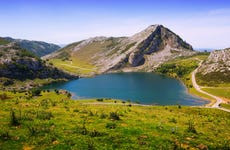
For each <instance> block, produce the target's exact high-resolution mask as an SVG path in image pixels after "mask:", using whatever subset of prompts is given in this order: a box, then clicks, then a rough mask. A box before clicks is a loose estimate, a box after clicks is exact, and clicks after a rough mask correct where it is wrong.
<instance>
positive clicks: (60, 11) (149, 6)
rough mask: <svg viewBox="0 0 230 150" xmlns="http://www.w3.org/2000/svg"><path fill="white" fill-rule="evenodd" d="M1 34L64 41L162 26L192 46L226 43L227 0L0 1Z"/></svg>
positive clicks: (229, 41)
mask: <svg viewBox="0 0 230 150" xmlns="http://www.w3.org/2000/svg"><path fill="white" fill-rule="evenodd" d="M0 20H1V23H0V36H2V37H5V36H11V37H13V38H23V39H30V40H41V41H47V42H52V43H57V44H68V43H71V42H75V41H79V40H82V39H86V38H89V37H94V36H131V35H133V34H135V33H137V32H140V31H141V30H143V29H145V28H146V27H148V26H149V25H152V24H163V25H164V26H165V27H168V28H169V29H170V30H172V31H174V32H175V33H177V34H178V35H180V36H181V37H182V38H183V39H184V40H186V41H187V42H189V43H190V44H192V45H193V47H195V48H216V49H219V48H226V47H230V1H228V0H193V1H190V2H188V1H185V0H164V1H162V0H1V1H0Z"/></svg>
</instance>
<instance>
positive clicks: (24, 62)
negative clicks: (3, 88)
mask: <svg viewBox="0 0 230 150" xmlns="http://www.w3.org/2000/svg"><path fill="white" fill-rule="evenodd" d="M0 77H5V78H9V79H18V80H26V79H35V78H40V79H48V78H53V79H59V78H62V79H63V78H65V79H70V78H72V77H73V76H71V75H68V74H66V73H64V72H63V71H60V70H58V69H57V68H55V67H53V66H52V65H49V64H47V63H46V62H45V61H43V60H41V59H40V58H39V57H37V56H35V55H34V54H33V53H32V52H30V51H28V50H26V49H23V48H21V47H20V46H19V45H17V43H15V42H9V41H7V40H5V39H3V38H0Z"/></svg>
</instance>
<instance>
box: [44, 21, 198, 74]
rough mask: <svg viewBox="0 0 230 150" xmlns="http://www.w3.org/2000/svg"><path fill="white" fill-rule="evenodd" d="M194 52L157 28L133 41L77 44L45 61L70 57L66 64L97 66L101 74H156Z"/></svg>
mask: <svg viewBox="0 0 230 150" xmlns="http://www.w3.org/2000/svg"><path fill="white" fill-rule="evenodd" d="M192 50H193V49H192V46H191V45H189V44H188V43H186V42H185V41H183V40H182V39H181V38H180V37H179V36H178V35H176V34H175V33H173V32H172V31H170V30H169V29H167V28H166V27H164V26H163V25H158V24H156V25H151V26H149V27H147V28H146V29H144V30H142V31H141V32H139V33H136V34H134V35H133V36H130V37H120V38H114V37H109V38H106V37H94V38H90V39H87V40H84V41H81V42H76V43H73V44H70V45H68V46H66V47H64V48H63V49H61V50H60V51H58V52H56V53H53V54H51V55H49V56H47V57H45V58H48V59H62V60H65V59H63V58H64V57H71V58H67V60H75V62H81V63H82V62H83V63H85V64H87V65H88V66H94V67H95V68H97V71H98V73H102V72H108V71H116V70H122V71H138V70H146V71H153V70H154V69H155V68H156V67H157V66H158V65H159V64H161V63H163V62H165V61H168V60H171V59H174V58H176V57H180V56H188V55H192V54H194V53H195V52H194V51H192ZM70 63H71V62H70ZM70 65H72V64H70ZM78 68H82V67H81V66H80V67H78Z"/></svg>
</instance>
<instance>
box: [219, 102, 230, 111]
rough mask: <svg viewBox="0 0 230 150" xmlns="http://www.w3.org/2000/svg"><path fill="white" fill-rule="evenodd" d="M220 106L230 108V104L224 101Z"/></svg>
mask: <svg viewBox="0 0 230 150" xmlns="http://www.w3.org/2000/svg"><path fill="white" fill-rule="evenodd" d="M220 106H221V107H223V108H226V109H229V110H230V104H224V103H222V104H220Z"/></svg>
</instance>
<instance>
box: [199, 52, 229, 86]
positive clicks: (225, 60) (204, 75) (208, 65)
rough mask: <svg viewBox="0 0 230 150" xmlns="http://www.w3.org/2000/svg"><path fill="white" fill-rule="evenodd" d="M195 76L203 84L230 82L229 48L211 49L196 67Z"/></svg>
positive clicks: (213, 84) (215, 84)
mask: <svg viewBox="0 0 230 150" xmlns="http://www.w3.org/2000/svg"><path fill="white" fill-rule="evenodd" d="M197 77H198V79H199V80H198V84H199V85H203V86H217V85H218V84H226V83H230V78H229V77H230V48H227V49H224V50H216V51H212V52H211V54H210V55H209V57H208V59H207V60H206V61H204V62H203V63H202V65H201V67H200V68H199V69H198V73H197Z"/></svg>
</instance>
